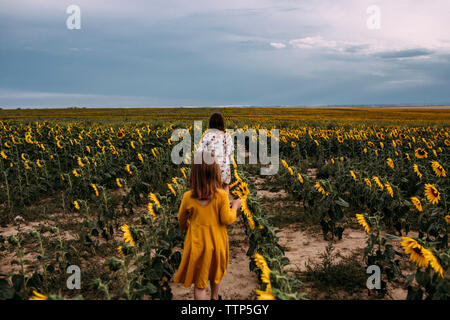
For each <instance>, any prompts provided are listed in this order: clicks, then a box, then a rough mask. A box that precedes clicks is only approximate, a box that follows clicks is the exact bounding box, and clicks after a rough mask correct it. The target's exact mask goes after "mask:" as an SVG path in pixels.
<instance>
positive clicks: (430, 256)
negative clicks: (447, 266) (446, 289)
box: [426, 249, 444, 278]
mask: <svg viewBox="0 0 450 320" xmlns="http://www.w3.org/2000/svg"><path fill="white" fill-rule="evenodd" d="M426 254H427V256H428V261H430V266H431V267H432V268H433V270H434V271H435V272H436V273H437V274H438V275H439V277H441V278H444V269H443V268H442V266H441V265H440V263H439V261H438V259H437V258H436V256H435V255H434V254H433V252H431V250H428V249H426Z"/></svg>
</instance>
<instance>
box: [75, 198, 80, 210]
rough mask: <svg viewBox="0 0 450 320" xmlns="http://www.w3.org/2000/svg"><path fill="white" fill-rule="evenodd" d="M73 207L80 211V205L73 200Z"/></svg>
mask: <svg viewBox="0 0 450 320" xmlns="http://www.w3.org/2000/svg"><path fill="white" fill-rule="evenodd" d="M73 205H74V206H75V209H77V210H80V204H79V203H78V201H77V200H74V202H73Z"/></svg>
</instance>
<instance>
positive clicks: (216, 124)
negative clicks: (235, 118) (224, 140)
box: [209, 112, 225, 131]
mask: <svg viewBox="0 0 450 320" xmlns="http://www.w3.org/2000/svg"><path fill="white" fill-rule="evenodd" d="M209 128H210V129H218V130H220V131H225V118H224V117H223V115H222V114H221V113H219V112H216V113H213V114H212V115H211V117H210V118H209Z"/></svg>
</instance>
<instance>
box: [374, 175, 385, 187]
mask: <svg viewBox="0 0 450 320" xmlns="http://www.w3.org/2000/svg"><path fill="white" fill-rule="evenodd" d="M372 179H373V180H374V181H375V182H376V184H377V185H378V187H380V189H381V190H384V186H383V184H382V183H381V181H380V178H378V177H377V176H373V177H372Z"/></svg>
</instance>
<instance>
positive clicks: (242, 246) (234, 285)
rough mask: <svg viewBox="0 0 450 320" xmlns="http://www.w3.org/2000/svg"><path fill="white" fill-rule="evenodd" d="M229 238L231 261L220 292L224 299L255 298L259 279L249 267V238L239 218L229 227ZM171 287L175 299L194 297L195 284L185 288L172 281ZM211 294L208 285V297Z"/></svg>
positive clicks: (190, 298)
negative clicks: (247, 253)
mask: <svg viewBox="0 0 450 320" xmlns="http://www.w3.org/2000/svg"><path fill="white" fill-rule="evenodd" d="M228 239H229V242H230V261H229V265H228V269H227V272H226V274H225V276H224V278H223V280H222V283H221V287H220V292H219V294H220V295H222V299H224V300H246V299H253V298H254V296H255V290H256V289H258V279H257V277H256V274H255V273H254V272H251V271H250V269H249V262H250V261H249V258H248V256H247V255H246V252H247V250H248V238H247V235H246V234H245V231H244V228H243V226H242V221H241V220H240V219H239V218H238V221H237V222H236V223H234V224H233V225H231V226H230V227H228ZM170 287H171V288H172V294H173V299H174V300H192V299H194V289H193V286H192V287H191V288H185V287H184V286H183V285H182V284H178V283H171V284H170ZM209 294H210V291H209V287H208V289H207V296H208V297H209Z"/></svg>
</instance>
